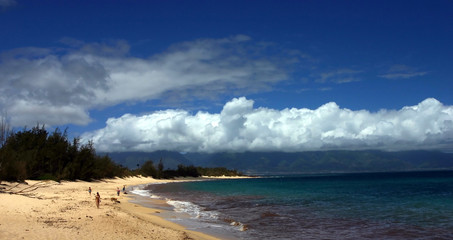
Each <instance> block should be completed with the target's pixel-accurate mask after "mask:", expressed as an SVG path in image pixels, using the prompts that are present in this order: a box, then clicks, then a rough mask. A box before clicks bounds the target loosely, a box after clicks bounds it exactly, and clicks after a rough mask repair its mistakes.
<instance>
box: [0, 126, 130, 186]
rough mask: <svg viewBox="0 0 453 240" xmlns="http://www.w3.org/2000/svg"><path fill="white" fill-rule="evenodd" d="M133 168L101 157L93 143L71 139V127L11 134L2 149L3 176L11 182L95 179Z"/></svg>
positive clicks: (3, 178) (0, 156) (38, 129)
mask: <svg viewBox="0 0 453 240" xmlns="http://www.w3.org/2000/svg"><path fill="white" fill-rule="evenodd" d="M127 174H130V171H129V170H128V169H126V168H124V167H122V166H120V165H117V164H115V163H114V162H113V161H112V160H111V159H110V158H109V157H108V156H98V155H96V151H95V149H94V147H93V143H92V142H88V143H87V144H80V140H79V139H78V138H74V139H73V141H69V139H68V137H67V130H64V131H61V130H60V129H58V128H57V129H55V130H54V132H52V133H49V132H48V131H47V130H46V129H45V126H44V125H39V124H38V125H36V126H35V127H33V128H31V129H27V128H24V129H23V130H21V131H17V132H15V133H12V134H9V135H8V137H7V138H6V140H5V141H4V143H3V144H2V146H1V148H0V179H2V180H8V181H24V180H25V179H40V180H56V181H60V180H76V179H80V180H88V181H89V180H94V179H101V178H112V177H115V176H118V177H122V176H125V175H127Z"/></svg>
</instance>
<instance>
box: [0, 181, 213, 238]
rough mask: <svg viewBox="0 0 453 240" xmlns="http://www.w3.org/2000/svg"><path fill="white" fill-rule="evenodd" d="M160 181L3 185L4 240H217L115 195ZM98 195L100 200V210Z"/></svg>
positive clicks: (0, 219)
mask: <svg viewBox="0 0 453 240" xmlns="http://www.w3.org/2000/svg"><path fill="white" fill-rule="evenodd" d="M159 181H160V180H155V179H152V178H140V177H132V178H125V179H119V178H117V179H109V180H103V181H98V182H83V181H76V182H61V183H57V182H54V181H26V182H27V183H28V184H18V183H8V182H2V184H1V185H0V192H1V193H0V239H46V240H47V239H90V240H91V239H128V240H131V239H200V240H210V239H217V238H214V237H212V236H209V235H206V234H203V233H199V232H193V231H189V230H186V229H184V227H182V226H180V225H177V224H175V223H172V222H169V221H166V220H164V219H163V218H161V217H159V214H160V212H161V210H157V209H151V208H145V207H141V206H139V205H137V204H134V203H130V202H129V201H128V200H129V197H128V195H130V194H128V195H124V194H123V193H121V194H120V196H119V197H117V196H116V189H117V187H119V188H120V189H122V187H123V185H126V186H132V185H140V184H147V183H155V182H159ZM88 187H91V188H92V193H91V196H90V194H89V193H88ZM96 192H99V194H100V195H101V204H100V208H99V209H97V208H96V205H95V197H94V196H95V194H96ZM111 198H117V200H118V201H120V203H117V202H114V201H112V200H111Z"/></svg>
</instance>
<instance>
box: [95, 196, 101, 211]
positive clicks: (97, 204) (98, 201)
mask: <svg viewBox="0 0 453 240" xmlns="http://www.w3.org/2000/svg"><path fill="white" fill-rule="evenodd" d="M100 203H101V195H99V192H97V193H96V207H97V208H99V204H100Z"/></svg>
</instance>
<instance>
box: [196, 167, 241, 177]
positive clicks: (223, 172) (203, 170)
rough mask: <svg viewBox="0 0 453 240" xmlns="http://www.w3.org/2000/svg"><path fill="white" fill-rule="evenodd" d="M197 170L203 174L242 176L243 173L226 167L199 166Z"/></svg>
mask: <svg viewBox="0 0 453 240" xmlns="http://www.w3.org/2000/svg"><path fill="white" fill-rule="evenodd" d="M197 172H198V173H199V174H200V175H202V176H242V173H240V172H238V171H236V170H230V169H227V168H224V167H215V168H204V167H197Z"/></svg>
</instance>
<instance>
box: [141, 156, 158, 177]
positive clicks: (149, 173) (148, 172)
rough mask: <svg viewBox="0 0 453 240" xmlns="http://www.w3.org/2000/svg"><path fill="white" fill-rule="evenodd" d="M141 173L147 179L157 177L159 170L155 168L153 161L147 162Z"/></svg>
mask: <svg viewBox="0 0 453 240" xmlns="http://www.w3.org/2000/svg"><path fill="white" fill-rule="evenodd" d="M139 173H140V174H141V175H143V176H145V177H153V178H156V177H157V170H156V168H155V167H154V164H153V161H151V160H149V161H146V162H145V163H144V164H143V165H142V167H141V168H140V169H139Z"/></svg>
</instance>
